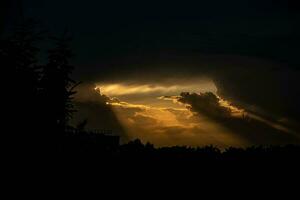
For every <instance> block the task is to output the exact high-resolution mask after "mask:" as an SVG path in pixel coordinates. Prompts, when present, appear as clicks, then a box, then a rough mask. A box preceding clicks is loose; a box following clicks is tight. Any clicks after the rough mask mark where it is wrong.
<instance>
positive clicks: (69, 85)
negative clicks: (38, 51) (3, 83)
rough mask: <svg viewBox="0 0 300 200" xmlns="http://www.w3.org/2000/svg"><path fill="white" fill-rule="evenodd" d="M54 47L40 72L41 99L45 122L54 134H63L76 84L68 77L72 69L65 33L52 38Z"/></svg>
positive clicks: (69, 114) (72, 108) (68, 39)
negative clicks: (59, 36)
mask: <svg viewBox="0 0 300 200" xmlns="http://www.w3.org/2000/svg"><path fill="white" fill-rule="evenodd" d="M52 40H53V41H54V42H55V47H54V48H53V49H51V50H49V51H48V64H46V65H44V66H43V70H42V74H43V76H42V79H41V85H42V98H43V102H44V104H45V105H44V109H45V111H46V113H47V114H46V115H45V117H46V118H45V122H46V123H47V127H52V131H54V133H57V134H60V133H62V132H64V130H65V128H66V127H67V124H68V121H69V120H70V118H71V117H72V114H73V113H74V112H75V109H74V105H73V103H72V99H73V95H74V94H75V93H76V92H75V91H74V88H75V87H76V85H77V84H76V83H75V81H74V80H72V79H71V77H70V75H71V73H72V71H73V69H74V67H73V66H72V65H71V64H70V63H69V59H70V58H71V57H72V51H71V49H70V47H69V42H70V41H71V39H70V37H68V36H67V33H66V32H65V33H64V34H63V36H62V37H61V38H56V37H53V38H52Z"/></svg>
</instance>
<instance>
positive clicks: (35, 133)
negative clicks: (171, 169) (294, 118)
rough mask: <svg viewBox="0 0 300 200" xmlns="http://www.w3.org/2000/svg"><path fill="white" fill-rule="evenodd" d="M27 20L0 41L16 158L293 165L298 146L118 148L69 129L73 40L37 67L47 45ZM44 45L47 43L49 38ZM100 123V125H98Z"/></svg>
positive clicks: (136, 143)
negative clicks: (10, 74)
mask: <svg viewBox="0 0 300 200" xmlns="http://www.w3.org/2000/svg"><path fill="white" fill-rule="evenodd" d="M35 27H36V25H35V23H34V22H32V21H28V22H26V23H23V24H21V25H19V26H17V27H16V29H15V30H14V32H13V34H11V35H10V36H8V37H6V38H1V41H0V44H1V48H0V53H1V66H3V67H5V68H10V69H14V73H15V80H13V81H14V83H15V86H14V88H13V89H12V91H14V93H15V95H16V96H15V97H14V100H15V101H14V102H13V106H12V109H14V111H11V112H13V118H12V119H11V121H10V122H11V124H10V126H11V127H12V128H13V130H14V132H13V133H11V135H13V137H14V138H13V139H11V140H10V141H11V144H12V146H11V148H12V149H14V150H15V151H16V152H17V153H18V154H21V155H26V156H32V155H42V156H45V155H48V154H50V155H56V156H57V157H60V158H64V159H65V158H69V159H75V160H76V159H80V158H81V159H87V158H91V159H92V160H94V161H95V162H101V161H103V159H110V160H115V161H118V162H119V161H120V162H122V163H124V162H123V161H141V160H143V161H149V162H151V163H168V162H177V163H178V162H181V161H184V162H183V163H188V162H192V163H207V161H209V162H222V161H261V162H268V161H276V162H277V161H296V160H298V159H299V157H300V156H299V155H300V147H299V146H296V145H287V146H269V147H263V146H258V147H249V148H246V149H243V148H234V147H231V148H228V149H225V150H224V151H221V150H220V149H218V148H216V147H214V146H206V147H198V148H192V147H186V146H181V147H180V146H175V147H163V148H155V147H154V146H153V145H152V144H150V143H147V144H143V143H142V142H141V141H140V140H138V139H137V140H133V141H130V142H128V143H127V144H120V143H119V137H118V136H114V135H109V134H106V133H98V132H94V131H86V130H85V129H84V127H85V125H86V123H87V122H86V121H85V122H82V123H81V124H78V126H77V127H72V126H70V125H69V121H70V119H71V117H72V114H73V113H74V112H75V111H76V109H75V107H74V104H73V95H74V94H75V93H76V92H75V91H74V89H75V88H76V85H77V84H78V83H77V82H75V81H74V80H73V79H72V78H71V73H72V71H73V69H74V67H73V66H72V65H71V64H70V62H69V59H70V58H71V56H72V51H71V48H70V46H69V44H70V41H71V38H70V37H69V36H68V34H67V33H66V32H65V33H64V34H63V35H62V36H61V37H51V38H49V40H50V42H51V43H53V44H54V47H52V48H50V50H48V51H47V59H45V63H43V64H41V62H40V60H42V58H41V57H40V55H39V52H40V51H41V49H39V48H38V47H37V46H38V43H39V42H41V41H43V40H46V39H45V37H44V34H45V33H43V32H41V31H37V30H36V29H35ZM47 41H48V39H47ZM100 123H101V122H100Z"/></svg>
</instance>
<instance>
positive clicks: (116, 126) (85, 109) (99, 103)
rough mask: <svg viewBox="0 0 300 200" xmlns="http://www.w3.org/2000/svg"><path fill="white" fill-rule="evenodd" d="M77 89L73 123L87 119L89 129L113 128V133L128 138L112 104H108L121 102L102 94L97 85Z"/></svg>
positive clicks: (85, 85)
mask: <svg viewBox="0 0 300 200" xmlns="http://www.w3.org/2000/svg"><path fill="white" fill-rule="evenodd" d="M77 91H78V93H77V95H76V96H75V107H76V109H77V112H76V113H75V116H74V118H73V119H72V122H71V123H72V124H74V125H76V124H78V123H80V122H82V121H83V120H87V125H86V128H87V129H90V130H95V129H96V130H111V131H112V132H113V134H116V135H120V136H121V139H122V140H126V139H127V135H126V131H125V130H124V128H123V126H122V125H121V123H120V122H119V119H118V118H117V116H116V114H115V113H114V111H113V109H112V107H111V105H109V104H107V102H119V101H118V100H117V99H115V98H114V99H111V98H110V97H108V96H106V95H102V94H100V93H99V91H97V90H95V86H94V85H90V84H82V85H80V86H79V87H78V88H77Z"/></svg>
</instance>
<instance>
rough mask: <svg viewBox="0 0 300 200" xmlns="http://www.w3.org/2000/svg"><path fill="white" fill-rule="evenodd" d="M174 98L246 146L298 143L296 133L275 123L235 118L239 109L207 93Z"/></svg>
mask: <svg viewBox="0 0 300 200" xmlns="http://www.w3.org/2000/svg"><path fill="white" fill-rule="evenodd" d="M169 98H170V97H169ZM173 98H174V97H173ZM175 98H176V99H177V101H179V102H181V103H185V104H186V105H187V108H189V109H190V110H191V111H193V112H194V113H195V114H196V115H205V116H207V117H208V118H210V119H212V120H214V121H215V122H217V123H220V124H222V125H223V126H225V127H226V128H228V129H230V130H232V132H233V133H234V134H235V135H236V136H237V137H242V138H244V139H245V140H247V141H248V142H249V143H250V144H253V145H257V144H263V145H266V144H287V143H297V144H298V143H300V135H299V133H295V132H294V131H290V130H289V129H288V128H285V127H284V126H281V125H280V124H278V123H276V122H272V121H270V120H268V119H265V118H263V117H261V116H257V115H254V114H247V113H246V112H245V113H244V112H243V111H241V112H242V115H239V116H238V117H237V116H235V115H233V112H234V111H236V110H239V109H237V108H235V107H234V106H232V105H230V106H228V105H229V104H228V103H226V104H225V103H224V100H221V99H219V98H218V97H217V96H216V95H215V94H213V93H211V92H208V93H200V94H196V93H187V92H185V93H181V95H180V96H178V97H175ZM222 101H223V103H222Z"/></svg>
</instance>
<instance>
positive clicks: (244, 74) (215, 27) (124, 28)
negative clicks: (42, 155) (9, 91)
mask: <svg viewBox="0 0 300 200" xmlns="http://www.w3.org/2000/svg"><path fill="white" fill-rule="evenodd" d="M18 2H19V3H20V2H22V3H21V4H18ZM18 5H22V6H18ZM20 8H23V9H20ZM21 10H23V15H24V16H25V17H32V18H34V19H36V20H39V21H40V22H41V24H42V26H43V28H44V29H46V30H49V31H50V33H51V34H61V33H62V32H63V31H64V30H65V28H67V29H68V30H69V31H70V33H71V34H72V36H73V44H72V45H73V50H74V52H75V54H76V57H75V58H74V60H73V63H74V65H75V66H76V70H75V72H74V76H75V77H76V79H77V80H81V81H85V82H98V81H101V80H104V81H108V80H109V81H119V82H122V81H123V82H126V81H127V82H128V81H131V82H138V83H141V82H151V83H153V82H157V83H162V82H166V80H167V79H168V78H170V77H171V78H173V79H174V80H175V81H176V80H177V82H182V80H186V79H189V78H193V79H195V78H197V77H200V76H206V77H208V78H210V79H212V80H213V81H214V82H215V84H216V87H217V89H218V93H219V94H220V95H222V96H223V97H225V98H227V99H229V100H231V101H232V102H234V103H241V104H242V105H255V106H258V107H260V108H262V110H264V111H267V112H270V113H272V114H275V115H276V116H280V117H279V118H285V117H287V118H292V119H297V120H299V116H300V115H299V113H300V109H299V105H298V103H299V102H300V92H299V91H300V89H299V87H298V85H300V84H299V81H298V80H299V77H300V75H299V66H300V65H299V64H300V60H299V52H300V50H299V48H300V39H299V36H300V28H299V27H300V26H299V24H300V23H299V22H300V12H299V11H300V7H299V5H298V3H297V1H294V0H226V1H225V0H209V1H198V3H195V2H193V3H192V2H189V1H180V2H176V1H169V0H167V1H158V2H156V1H124V0H123V1H99V0H98V1H92V0H85V1H79V0H23V1H17V0H13V1H10V6H9V9H8V11H9V12H8V13H9V14H8V15H7V16H8V17H9V18H7V20H5V21H6V25H7V26H8V27H9V24H11V21H13V20H11V19H17V17H16V16H18V15H20V13H21ZM174 95H175V94H174Z"/></svg>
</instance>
